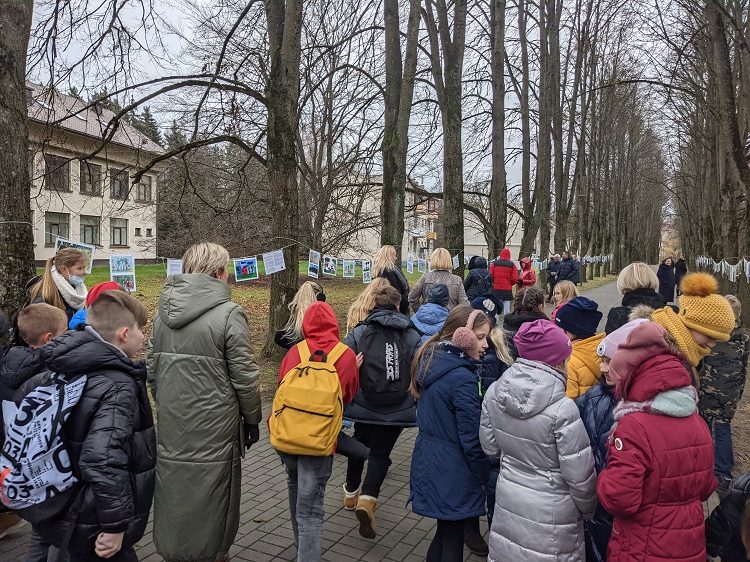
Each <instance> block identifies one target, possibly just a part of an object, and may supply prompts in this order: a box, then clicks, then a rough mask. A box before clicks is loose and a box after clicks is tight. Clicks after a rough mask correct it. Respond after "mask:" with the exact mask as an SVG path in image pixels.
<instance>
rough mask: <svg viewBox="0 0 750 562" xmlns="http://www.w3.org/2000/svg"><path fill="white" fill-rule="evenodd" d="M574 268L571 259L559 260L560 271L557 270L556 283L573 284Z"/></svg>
mask: <svg viewBox="0 0 750 562" xmlns="http://www.w3.org/2000/svg"><path fill="white" fill-rule="evenodd" d="M574 279H575V266H574V263H573V258H570V257H568V258H564V259H562V260H560V269H558V270H557V280H558V281H571V282H573V283H575V281H574Z"/></svg>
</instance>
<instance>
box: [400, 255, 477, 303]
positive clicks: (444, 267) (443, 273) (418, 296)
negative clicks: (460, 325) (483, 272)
mask: <svg viewBox="0 0 750 562" xmlns="http://www.w3.org/2000/svg"><path fill="white" fill-rule="evenodd" d="M430 267H431V268H432V271H430V272H428V273H425V274H424V275H422V277H420V278H419V281H417V283H416V284H415V285H414V288H413V289H412V290H411V292H410V293H409V304H410V305H411V308H412V310H414V312H416V311H417V310H418V309H419V307H420V306H421V304H422V303H423V302H425V301H426V300H427V294H428V293H429V292H430V287H432V286H433V285H436V284H437V283H442V284H443V285H445V286H446V287H448V295H449V298H448V310H453V309H454V308H455V307H456V306H458V305H459V304H468V302H469V300H468V299H467V298H466V291H465V290H464V282H463V279H461V278H460V277H459V276H458V275H454V274H453V273H451V271H453V261H452V260H451V255H450V252H448V250H446V249H445V248H436V249H435V250H434V251H433V252H432V254H431V255H430Z"/></svg>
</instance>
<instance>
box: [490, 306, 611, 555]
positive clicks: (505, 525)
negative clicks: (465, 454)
mask: <svg viewBox="0 0 750 562" xmlns="http://www.w3.org/2000/svg"><path fill="white" fill-rule="evenodd" d="M514 340H515V344H516V347H517V348H518V354H519V359H518V360H517V361H516V362H515V363H513V365H512V366H511V367H510V369H508V370H507V371H506V372H505V373H504V374H503V376H502V378H501V379H500V380H499V381H498V382H497V383H495V384H494V385H492V387H490V389H489V391H488V393H487V396H486V397H485V399H484V402H483V404H482V419H481V428H480V441H481V443H482V449H484V452H485V453H487V455H489V456H490V457H491V458H496V459H499V460H500V465H501V471H500V476H499V478H498V481H497V496H496V500H495V516H494V517H493V518H492V528H491V530H490V545H489V546H490V554H489V558H488V560H489V561H490V562H499V561H501V560H571V561H580V562H583V560H584V552H585V548H584V532H583V520H584V519H585V518H589V517H591V515H592V514H593V513H594V508H595V506H596V474H595V472H594V459H593V456H592V454H591V447H590V445H589V439H588V436H587V435H586V429H585V428H584V425H583V423H582V422H581V417H580V414H579V413H578V408H577V407H576V405H575V404H574V403H573V401H572V400H569V399H568V398H567V397H566V396H565V362H566V360H567V358H568V356H569V355H570V352H571V346H570V341H569V340H568V338H567V337H566V336H565V334H564V333H563V332H562V330H559V329H558V328H556V327H555V326H554V324H552V322H550V321H549V320H536V321H534V322H530V323H528V324H524V325H523V326H522V327H521V329H520V330H519V331H518V333H517V334H516V336H515V338H514Z"/></svg>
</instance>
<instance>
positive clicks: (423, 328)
mask: <svg viewBox="0 0 750 562" xmlns="http://www.w3.org/2000/svg"><path fill="white" fill-rule="evenodd" d="M448 314H449V311H448V309H447V308H445V307H444V306H440V305H439V304H435V303H433V302H426V303H424V304H423V305H422V306H420V307H419V310H417V311H416V312H415V313H414V314H413V315H412V317H411V321H412V322H413V323H414V325H415V326H416V327H417V330H419V331H420V332H422V340H421V342H420V344H422V345H424V344H425V343H427V340H429V339H430V338H431V337H432V336H434V335H435V334H437V333H438V332H439V331H440V328H442V327H443V324H445V319H446V318H448Z"/></svg>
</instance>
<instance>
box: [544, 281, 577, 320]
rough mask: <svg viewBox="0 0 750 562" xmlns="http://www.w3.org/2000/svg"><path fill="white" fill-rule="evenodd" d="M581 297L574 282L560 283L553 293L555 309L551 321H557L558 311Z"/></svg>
mask: <svg viewBox="0 0 750 562" xmlns="http://www.w3.org/2000/svg"><path fill="white" fill-rule="evenodd" d="M578 295H579V293H578V287H576V286H575V283H573V282H572V281H558V282H557V283H556V284H555V290H554V291H553V292H552V302H554V303H555V309H554V310H553V311H552V314H551V315H550V320H552V321H553V322H554V321H555V317H556V316H557V311H558V310H560V309H561V308H562V307H563V306H565V305H566V304H568V303H569V302H570V301H572V300H573V299H574V298H576V297H577V296H578Z"/></svg>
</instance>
